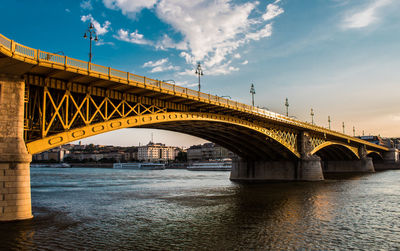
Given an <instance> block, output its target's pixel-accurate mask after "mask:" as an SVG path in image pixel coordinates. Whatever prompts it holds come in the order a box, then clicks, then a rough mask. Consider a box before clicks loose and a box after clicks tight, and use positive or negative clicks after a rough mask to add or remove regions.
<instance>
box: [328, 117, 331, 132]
mask: <svg viewBox="0 0 400 251" xmlns="http://www.w3.org/2000/svg"><path fill="white" fill-rule="evenodd" d="M328 125H329V130H330V129H331V116H328Z"/></svg>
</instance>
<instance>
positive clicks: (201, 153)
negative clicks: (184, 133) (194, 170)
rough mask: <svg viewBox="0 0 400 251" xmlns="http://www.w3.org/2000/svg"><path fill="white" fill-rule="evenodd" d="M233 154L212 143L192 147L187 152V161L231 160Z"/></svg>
mask: <svg viewBox="0 0 400 251" xmlns="http://www.w3.org/2000/svg"><path fill="white" fill-rule="evenodd" d="M233 157H234V153H232V152H231V151H229V150H227V149H226V148H224V147H222V146H219V145H216V144H214V143H205V144H203V145H194V146H191V147H190V148H189V149H188V150H187V158H188V161H190V162H193V161H208V160H222V159H225V158H233Z"/></svg>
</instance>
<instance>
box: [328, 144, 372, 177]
mask: <svg viewBox="0 0 400 251" xmlns="http://www.w3.org/2000/svg"><path fill="white" fill-rule="evenodd" d="M358 156H359V157H360V158H359V159H353V160H325V161H323V162H322V170H323V172H324V173H373V172H375V168H374V163H373V162H372V158H371V157H367V149H366V147H365V146H359V147H358Z"/></svg>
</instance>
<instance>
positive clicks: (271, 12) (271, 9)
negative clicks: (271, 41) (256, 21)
mask: <svg viewBox="0 0 400 251" xmlns="http://www.w3.org/2000/svg"><path fill="white" fill-rule="evenodd" d="M279 2H280V1H275V2H274V3H273V4H272V3H270V4H268V5H267V12H265V14H264V15H263V16H262V18H263V19H264V20H265V21H267V20H271V19H274V18H275V17H277V16H279V15H280V14H282V13H283V12H284V10H283V9H282V8H281V7H279V6H278V5H277V3H279Z"/></svg>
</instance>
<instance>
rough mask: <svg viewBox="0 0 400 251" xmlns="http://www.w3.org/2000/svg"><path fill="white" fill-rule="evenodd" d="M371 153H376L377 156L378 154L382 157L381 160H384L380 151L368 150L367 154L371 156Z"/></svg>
mask: <svg viewBox="0 0 400 251" xmlns="http://www.w3.org/2000/svg"><path fill="white" fill-rule="evenodd" d="M370 153H376V154H378V155H379V156H381V158H382V159H383V156H382V153H380V152H378V151H372V150H370V151H368V150H367V154H370Z"/></svg>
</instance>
